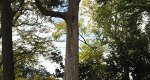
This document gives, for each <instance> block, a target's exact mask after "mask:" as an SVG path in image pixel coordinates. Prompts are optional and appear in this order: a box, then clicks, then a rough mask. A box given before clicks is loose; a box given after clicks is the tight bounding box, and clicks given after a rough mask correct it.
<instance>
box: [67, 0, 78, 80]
mask: <svg viewBox="0 0 150 80" xmlns="http://www.w3.org/2000/svg"><path fill="white" fill-rule="evenodd" d="M69 4H71V5H70V6H69V10H68V12H67V16H66V25H67V41H66V59H65V75H64V80H79V68H78V66H79V65H78V63H79V45H78V44H79V42H78V35H79V31H78V11H79V0H69Z"/></svg>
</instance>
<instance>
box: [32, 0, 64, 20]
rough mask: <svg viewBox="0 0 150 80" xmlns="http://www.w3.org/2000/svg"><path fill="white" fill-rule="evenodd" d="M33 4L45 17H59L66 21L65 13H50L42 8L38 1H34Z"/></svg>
mask: <svg viewBox="0 0 150 80" xmlns="http://www.w3.org/2000/svg"><path fill="white" fill-rule="evenodd" d="M35 4H36V6H37V8H38V9H39V11H40V12H41V13H42V14H43V15H45V16H51V17H59V18H63V19H66V12H57V11H52V10H47V9H46V8H44V7H43V6H42V4H41V2H40V1H39V0H35Z"/></svg>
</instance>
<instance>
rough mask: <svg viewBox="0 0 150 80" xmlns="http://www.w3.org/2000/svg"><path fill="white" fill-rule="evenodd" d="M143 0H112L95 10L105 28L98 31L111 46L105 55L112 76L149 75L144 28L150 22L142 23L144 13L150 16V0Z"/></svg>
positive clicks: (97, 18) (145, 77)
mask: <svg viewBox="0 0 150 80" xmlns="http://www.w3.org/2000/svg"><path fill="white" fill-rule="evenodd" d="M143 2H144V3H143ZM143 2H142V1H124V0H117V1H116V0H112V1H111V2H107V4H106V5H102V6H101V7H99V8H98V10H96V12H95V13H97V16H96V17H95V18H94V19H95V20H96V21H97V22H98V28H100V29H102V33H101V34H100V33H95V34H96V35H97V38H98V39H100V40H101V41H102V42H103V44H104V45H107V46H108V48H110V51H109V53H110V54H109V55H108V56H107V58H106V59H105V61H106V72H108V75H107V78H109V79H117V80H122V79H123V80H128V79H129V75H130V76H132V78H133V79H135V80H136V79H149V77H148V76H149V73H148V72H147V71H145V70H144V68H146V69H147V66H148V65H149V64H150V63H149V58H150V56H149V54H150V53H149V47H148V45H149V32H145V29H146V28H147V27H148V26H143V15H146V16H147V17H148V18H149V16H148V15H147V13H149V11H148V7H149V5H147V4H149V1H146V0H144V1H143ZM141 3H143V4H141ZM144 5H145V6H144ZM143 6H144V7H143ZM105 11H106V12H105ZM109 11H110V12H109ZM107 12H109V13H107ZM145 13H146V14H145ZM146 24H147V23H146ZM148 24H149V22H148ZM143 28H144V29H143ZM97 32H100V31H97ZM144 65H146V66H144Z"/></svg>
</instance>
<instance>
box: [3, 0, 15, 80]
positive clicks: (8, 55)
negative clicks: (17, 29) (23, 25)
mask: <svg viewBox="0 0 150 80" xmlns="http://www.w3.org/2000/svg"><path fill="white" fill-rule="evenodd" d="M1 7H2V14H1V26H2V63H3V78H2V79H3V80H15V76H14V62H13V50H12V20H13V14H12V13H13V12H12V10H11V0H2V6H1Z"/></svg>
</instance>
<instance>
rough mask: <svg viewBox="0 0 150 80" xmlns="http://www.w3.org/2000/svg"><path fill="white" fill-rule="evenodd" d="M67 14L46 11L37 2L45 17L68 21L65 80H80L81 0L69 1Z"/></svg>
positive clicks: (36, 1) (37, 0)
mask: <svg viewBox="0 0 150 80" xmlns="http://www.w3.org/2000/svg"><path fill="white" fill-rule="evenodd" d="M68 2H69V5H68V11H67V12H56V11H52V10H46V9H45V8H44V7H43V6H42V4H41V2H40V0H35V4H36V6H37V8H38V9H39V10H40V12H41V13H42V14H44V15H45V16H52V17H59V18H63V19H64V20H65V21H66V25H67V41H66V58H65V74H64V80H79V68H78V66H79V65H78V63H79V43H78V36H79V31H78V12H79V3H80V0H68Z"/></svg>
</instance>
